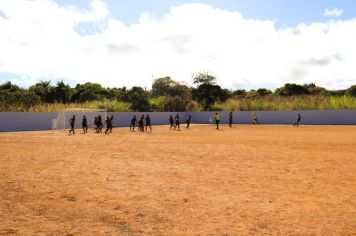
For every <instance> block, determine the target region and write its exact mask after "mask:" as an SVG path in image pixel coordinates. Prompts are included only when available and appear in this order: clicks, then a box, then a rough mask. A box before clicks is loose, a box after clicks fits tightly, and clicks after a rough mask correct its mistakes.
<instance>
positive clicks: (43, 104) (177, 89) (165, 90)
mask: <svg viewBox="0 0 356 236" xmlns="http://www.w3.org/2000/svg"><path fill="white" fill-rule="evenodd" d="M193 82H194V87H192V86H189V85H186V84H182V83H179V82H177V81H174V80H173V79H171V78H170V77H164V78H159V79H156V80H155V81H154V82H153V84H152V89H151V90H150V91H146V90H145V89H144V88H142V87H137V86H135V87H132V88H130V89H127V88H126V87H122V88H104V87H102V86H101V85H100V84H98V83H85V84H77V85H76V86H75V87H70V86H69V85H68V84H65V83H64V82H63V81H59V82H57V83H56V85H52V84H51V82H50V81H41V82H39V83H37V84H35V85H32V86H30V87H29V88H28V89H24V88H20V87H19V86H17V85H14V84H12V83H11V82H6V83H4V84H1V85H0V111H59V110H62V109H64V108H66V107H68V108H93V109H94V108H100V109H107V110H108V111H172V112H174V111H202V110H293V109H349V108H356V85H353V86H351V87H349V88H347V89H345V90H336V91H334V90H327V89H325V88H322V87H319V86H316V85H315V84H305V85H298V84H290V83H288V84H285V85H284V86H282V87H280V88H277V89H275V90H274V91H271V90H268V89H265V88H260V89H257V90H250V91H246V90H244V89H238V90H235V91H232V90H229V89H224V88H222V87H221V86H219V85H218V84H217V79H216V77H215V76H213V75H211V74H209V73H199V74H197V75H194V77H193Z"/></svg>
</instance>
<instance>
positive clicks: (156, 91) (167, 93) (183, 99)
mask: <svg viewBox="0 0 356 236" xmlns="http://www.w3.org/2000/svg"><path fill="white" fill-rule="evenodd" d="M152 96H153V97H162V96H164V97H166V99H165V101H166V103H165V107H164V110H165V111H185V110H186V107H187V105H188V103H189V102H190V101H191V100H192V91H191V88H189V87H188V86H186V85H183V84H180V83H178V82H177V81H174V80H172V79H171V78H170V77H163V78H159V79H156V80H155V81H154V82H153V84H152Z"/></svg>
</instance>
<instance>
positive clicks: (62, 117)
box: [52, 108, 107, 129]
mask: <svg viewBox="0 0 356 236" xmlns="http://www.w3.org/2000/svg"><path fill="white" fill-rule="evenodd" d="M68 114H70V115H69V116H68ZM72 115H75V116H76V118H77V119H76V128H78V127H79V125H78V124H81V122H80V121H79V119H78V118H79V115H85V116H86V117H87V119H88V127H92V123H93V122H92V120H89V119H90V118H92V117H91V116H96V115H101V116H102V122H103V125H105V119H106V117H107V111H106V109H82V108H66V109H64V110H62V111H60V112H58V115H57V119H53V120H52V129H66V128H68V127H69V125H67V124H69V120H67V119H69V117H71V116H72ZM78 121H79V122H78Z"/></svg>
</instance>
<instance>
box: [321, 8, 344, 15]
mask: <svg viewBox="0 0 356 236" xmlns="http://www.w3.org/2000/svg"><path fill="white" fill-rule="evenodd" d="M343 13H344V10H343V9H338V8H334V9H331V10H329V9H325V10H324V16H327V17H339V16H341V15H342V14H343Z"/></svg>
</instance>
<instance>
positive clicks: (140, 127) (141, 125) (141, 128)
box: [138, 115, 145, 132]
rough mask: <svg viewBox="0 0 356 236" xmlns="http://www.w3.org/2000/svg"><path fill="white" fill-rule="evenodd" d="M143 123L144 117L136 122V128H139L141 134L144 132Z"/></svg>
mask: <svg viewBox="0 0 356 236" xmlns="http://www.w3.org/2000/svg"><path fill="white" fill-rule="evenodd" d="M144 122H145V115H142V116H141V118H140V120H139V121H138V126H139V130H140V131H141V132H144V131H145V129H144Z"/></svg>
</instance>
